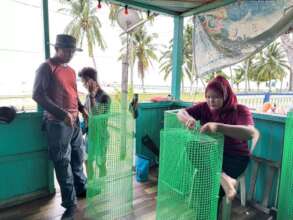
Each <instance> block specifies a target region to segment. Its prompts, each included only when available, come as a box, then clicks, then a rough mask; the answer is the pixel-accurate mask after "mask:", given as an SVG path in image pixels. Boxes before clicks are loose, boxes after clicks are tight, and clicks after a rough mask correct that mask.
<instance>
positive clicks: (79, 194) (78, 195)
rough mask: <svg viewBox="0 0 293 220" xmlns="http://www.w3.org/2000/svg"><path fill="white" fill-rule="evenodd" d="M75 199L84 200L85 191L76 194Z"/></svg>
mask: <svg viewBox="0 0 293 220" xmlns="http://www.w3.org/2000/svg"><path fill="white" fill-rule="evenodd" d="M76 197H77V198H79V199H84V198H86V189H85V190H83V191H82V192H81V193H78V194H76Z"/></svg>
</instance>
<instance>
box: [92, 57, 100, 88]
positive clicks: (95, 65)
mask: <svg viewBox="0 0 293 220" xmlns="http://www.w3.org/2000/svg"><path fill="white" fill-rule="evenodd" d="M92 61H93V65H94V68H95V70H96V71H97V81H98V83H100V77H99V73H98V70H97V63H96V59H95V56H94V55H93V57H92Z"/></svg>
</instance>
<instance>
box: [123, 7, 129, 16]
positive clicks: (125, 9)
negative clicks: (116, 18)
mask: <svg viewBox="0 0 293 220" xmlns="http://www.w3.org/2000/svg"><path fill="white" fill-rule="evenodd" d="M124 14H125V15H128V5H125V8H124Z"/></svg>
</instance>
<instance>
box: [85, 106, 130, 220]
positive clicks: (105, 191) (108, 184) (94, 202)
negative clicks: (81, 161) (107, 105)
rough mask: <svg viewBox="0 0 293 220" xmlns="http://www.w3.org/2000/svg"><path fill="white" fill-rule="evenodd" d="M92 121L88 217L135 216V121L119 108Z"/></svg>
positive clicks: (90, 120) (95, 116) (114, 217)
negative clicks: (132, 214) (133, 203)
mask: <svg viewBox="0 0 293 220" xmlns="http://www.w3.org/2000/svg"><path fill="white" fill-rule="evenodd" d="M102 112H103V114H98V115H91V116H90V117H89V134H88V144H89V146H88V147H89V149H88V161H87V167H88V190H87V210H86V211H87V216H88V217H90V218H91V219H107V220H109V219H117V218H121V217H123V216H125V215H128V214H129V213H131V212H132V201H133V192H132V160H133V154H132V149H133V119H132V118H131V116H130V115H129V114H128V113H127V112H123V111H121V108H120V107H119V106H114V107H111V109H110V110H109V111H102Z"/></svg>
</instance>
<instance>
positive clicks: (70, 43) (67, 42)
mask: <svg viewBox="0 0 293 220" xmlns="http://www.w3.org/2000/svg"><path fill="white" fill-rule="evenodd" d="M51 45H52V46H54V47H56V48H71V49H75V51H82V49H81V48H76V39H75V37H73V36H71V35H68V34H58V35H57V36H56V43H55V44H51Z"/></svg>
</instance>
